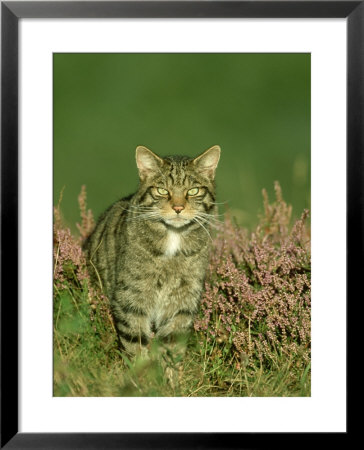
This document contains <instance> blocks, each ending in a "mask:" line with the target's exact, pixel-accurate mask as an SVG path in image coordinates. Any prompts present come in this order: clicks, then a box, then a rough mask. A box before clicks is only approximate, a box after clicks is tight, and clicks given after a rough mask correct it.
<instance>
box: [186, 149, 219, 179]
mask: <svg viewBox="0 0 364 450" xmlns="http://www.w3.org/2000/svg"><path fill="white" fill-rule="evenodd" d="M220 152H221V148H220V147H219V146H218V145H214V146H213V147H211V148H209V149H208V150H206V151H205V152H203V153H202V155H200V156H197V158H195V159H194V160H193V164H194V165H195V167H196V169H197V170H199V171H200V172H204V173H205V174H206V175H207V176H208V177H209V178H211V179H213V178H214V177H215V170H216V167H217V164H218V162H219V159H220Z"/></svg>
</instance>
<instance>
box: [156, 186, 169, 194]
mask: <svg viewBox="0 0 364 450" xmlns="http://www.w3.org/2000/svg"><path fill="white" fill-rule="evenodd" d="M157 191H158V194H160V195H168V191H167V189H163V188H157Z"/></svg>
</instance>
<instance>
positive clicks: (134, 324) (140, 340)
mask: <svg viewBox="0 0 364 450" xmlns="http://www.w3.org/2000/svg"><path fill="white" fill-rule="evenodd" d="M118 294H119V295H118ZM112 310H113V316H114V321H115V327H116V330H117V333H118V337H119V342H120V346H121V349H122V350H123V351H125V352H126V353H127V354H128V355H129V356H131V357H133V356H136V355H141V356H143V357H147V356H148V352H149V346H150V339H151V332H150V326H149V322H150V321H149V318H148V312H147V311H146V309H145V308H142V307H141V306H140V304H138V303H137V302H135V301H134V302H133V301H131V299H130V298H128V300H126V299H125V294H124V295H121V293H120V292H119V293H118V292H116V293H115V296H114V301H113V302H112Z"/></svg>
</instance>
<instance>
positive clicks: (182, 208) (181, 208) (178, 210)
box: [172, 206, 185, 214]
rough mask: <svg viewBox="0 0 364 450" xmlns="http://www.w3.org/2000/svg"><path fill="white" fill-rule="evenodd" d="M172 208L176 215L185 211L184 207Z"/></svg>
mask: <svg viewBox="0 0 364 450" xmlns="http://www.w3.org/2000/svg"><path fill="white" fill-rule="evenodd" d="M172 208H173V209H174V210H175V211H176V213H177V214H179V213H180V212H181V211H183V210H184V209H185V207H184V206H172Z"/></svg>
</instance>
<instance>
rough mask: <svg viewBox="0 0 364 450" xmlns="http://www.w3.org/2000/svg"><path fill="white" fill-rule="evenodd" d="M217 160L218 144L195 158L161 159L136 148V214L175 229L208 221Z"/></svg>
mask: <svg viewBox="0 0 364 450" xmlns="http://www.w3.org/2000/svg"><path fill="white" fill-rule="evenodd" d="M219 158H220V147H219V146H218V145H215V146H214V147H211V148H209V149H208V150H206V151H205V152H204V153H202V154H201V155H199V156H197V157H196V158H189V157H187V156H168V157H164V158H161V157H159V156H158V155H156V154H155V153H153V152H152V151H151V150H149V149H148V148H146V147H143V146H139V147H137V149H136V162H137V167H138V170H139V178H140V187H139V191H138V206H140V210H139V212H140V213H142V212H143V211H144V215H145V217H146V218H148V217H149V218H150V219H151V220H160V221H163V222H164V223H165V224H167V225H169V226H172V227H175V228H180V227H183V226H186V225H188V224H190V223H193V222H195V223H198V222H199V221H200V222H202V223H205V222H207V221H208V220H207V219H208V216H209V215H210V214H211V213H212V212H213V210H214V209H215V183H214V178H215V170H216V167H217V164H218V162H219Z"/></svg>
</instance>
